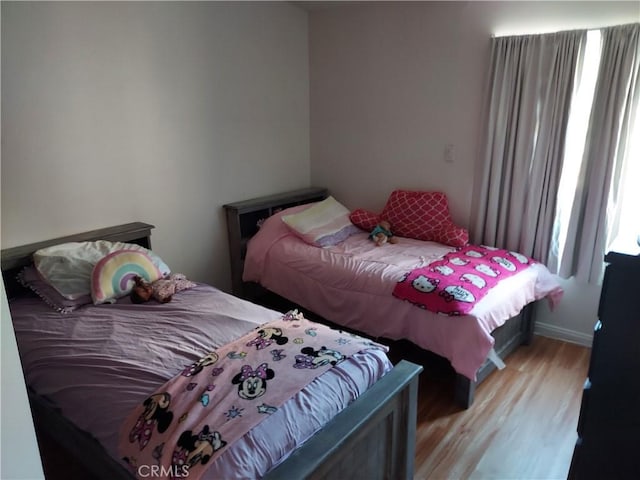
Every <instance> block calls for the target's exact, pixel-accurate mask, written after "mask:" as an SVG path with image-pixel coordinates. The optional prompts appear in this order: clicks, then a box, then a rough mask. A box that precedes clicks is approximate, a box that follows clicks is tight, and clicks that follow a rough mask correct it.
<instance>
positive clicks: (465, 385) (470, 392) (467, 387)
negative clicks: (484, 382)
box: [453, 373, 477, 410]
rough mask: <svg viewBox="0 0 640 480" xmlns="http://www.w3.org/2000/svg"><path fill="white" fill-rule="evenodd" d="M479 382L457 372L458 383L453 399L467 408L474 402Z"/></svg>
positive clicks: (460, 405)
mask: <svg viewBox="0 0 640 480" xmlns="http://www.w3.org/2000/svg"><path fill="white" fill-rule="evenodd" d="M476 384H477V382H473V381H471V380H469V379H468V378H467V377H465V376H464V375H460V374H459V373H456V385H455V388H454V393H453V401H454V402H455V404H456V405H458V406H459V407H462V408H464V409H465V410H466V409H467V408H469V407H470V406H471V404H472V403H473V397H474V393H475V391H476Z"/></svg>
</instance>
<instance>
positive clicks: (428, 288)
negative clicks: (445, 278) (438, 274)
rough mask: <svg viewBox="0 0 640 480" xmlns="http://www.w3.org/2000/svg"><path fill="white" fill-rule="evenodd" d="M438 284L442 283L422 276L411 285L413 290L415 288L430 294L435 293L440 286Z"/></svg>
mask: <svg viewBox="0 0 640 480" xmlns="http://www.w3.org/2000/svg"><path fill="white" fill-rule="evenodd" d="M438 283H440V280H436V279H435V278H428V277H425V276H424V275H420V276H418V277H417V278H415V279H414V280H413V282H412V283H411V284H412V285H413V288H415V289H416V290H418V291H420V292H422V293H429V292H433V291H434V290H435V289H436V287H437V286H438Z"/></svg>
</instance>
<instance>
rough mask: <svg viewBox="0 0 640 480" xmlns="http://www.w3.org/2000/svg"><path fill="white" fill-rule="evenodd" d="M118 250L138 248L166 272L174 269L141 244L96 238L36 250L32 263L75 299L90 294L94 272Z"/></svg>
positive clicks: (45, 276) (64, 295)
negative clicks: (89, 240) (100, 262)
mask: <svg viewBox="0 0 640 480" xmlns="http://www.w3.org/2000/svg"><path fill="white" fill-rule="evenodd" d="M118 250H136V251H140V252H143V253H146V254H147V255H149V257H151V259H152V261H153V263H154V265H155V266H156V267H158V269H159V270H160V272H161V273H162V275H163V276H166V275H169V274H170V273H171V270H170V269H169V267H168V266H167V264H166V263H164V262H163V261H162V259H161V258H160V257H159V256H158V255H156V254H155V253H153V252H152V251H151V250H148V249H146V248H144V247H141V246H140V245H135V244H133V243H123V242H109V241H106V240H97V241H95V242H69V243H62V244H60V245H54V246H52V247H47V248H43V249H40V250H38V251H36V252H35V253H34V254H33V263H34V265H35V267H36V268H37V269H38V272H39V273H40V275H41V276H42V278H43V279H44V280H45V281H46V282H47V283H49V284H50V285H51V286H52V287H53V288H55V289H56V290H57V291H58V292H59V293H60V295H62V296H63V297H65V298H67V299H69V300H75V299H77V298H79V297H81V296H83V295H91V272H93V268H94V267H95V266H96V264H97V263H98V262H99V261H100V260H101V259H102V258H104V257H105V256H107V255H109V254H110V253H113V252H116V251H118Z"/></svg>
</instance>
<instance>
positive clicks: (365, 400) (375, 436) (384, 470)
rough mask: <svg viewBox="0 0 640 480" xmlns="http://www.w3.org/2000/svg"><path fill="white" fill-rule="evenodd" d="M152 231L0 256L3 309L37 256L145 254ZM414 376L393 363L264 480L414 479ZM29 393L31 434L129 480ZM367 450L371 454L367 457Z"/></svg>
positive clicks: (145, 228)
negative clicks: (91, 250)
mask: <svg viewBox="0 0 640 480" xmlns="http://www.w3.org/2000/svg"><path fill="white" fill-rule="evenodd" d="M153 228H154V227H153V225H150V224H147V223H141V222H134V223H128V224H125V225H118V226H115V227H109V228H103V229H99V230H92V231H89V232H83V233H79V234H76V235H70V236H66V237H61V238H55V239H51V240H46V241H42V242H38V243H32V244H29V245H24V246H18V247H13V248H8V249H4V250H2V272H3V279H4V282H5V285H6V288H7V292H8V297H9V304H10V306H11V303H12V302H14V301H16V299H18V298H20V297H21V296H23V295H28V293H27V292H26V290H25V289H24V287H22V286H21V285H19V284H17V282H16V281H15V275H16V273H17V272H18V271H19V270H20V269H21V268H22V267H24V266H26V265H29V264H30V263H32V256H33V253H34V252H35V251H36V250H38V249H41V248H45V247H47V246H51V245H57V244H60V243H65V242H74V241H92V240H110V241H121V242H129V243H136V244H138V245H141V246H144V247H146V248H150V246H151V242H150V236H151V230H152V229H153ZM238 301H240V300H238ZM18 347H19V349H20V343H19V344H18ZM420 370H421V367H419V366H416V365H414V364H411V363H409V362H401V363H400V364H398V365H396V366H395V367H394V368H393V369H392V370H391V371H390V372H389V373H387V374H386V375H385V376H383V377H382V378H381V379H380V380H378V381H377V382H376V383H375V384H374V385H373V386H372V387H371V388H369V389H368V390H367V391H366V392H364V394H362V395H361V396H360V397H359V398H358V399H356V400H355V401H353V403H351V405H349V406H348V407H347V408H346V409H344V410H343V411H342V412H340V413H338V414H337V415H336V416H335V417H334V418H333V420H330V421H329V423H327V424H326V425H325V426H324V427H323V428H322V429H321V430H320V431H319V432H317V433H316V434H315V435H313V436H312V437H311V438H310V439H309V440H308V441H306V442H305V443H304V444H303V445H302V446H301V447H299V448H298V449H297V450H295V451H294V452H293V453H292V454H291V455H290V456H289V457H288V458H287V460H285V461H284V462H282V463H281V464H280V465H279V466H277V467H276V468H275V469H273V470H271V471H270V472H269V473H268V474H267V475H266V477H265V478H272V479H275V478H282V479H291V478H296V479H302V478H329V477H333V478H367V479H369V478H381V479H382V478H394V479H395V478H398V479H399V478H405V479H410V478H413V461H414V449H415V428H416V402H417V389H418V382H417V378H418V377H417V376H418V374H419V372H420ZM28 388H29V397H30V402H31V408H32V412H33V416H34V420H35V423H36V425H37V428H38V429H41V430H42V431H45V432H46V433H47V435H48V436H50V437H51V438H52V439H54V440H55V441H56V442H57V443H58V444H59V445H61V446H62V447H63V448H65V449H66V450H68V451H69V453H71V454H72V455H73V456H74V457H75V458H77V459H78V462H79V463H81V464H82V465H83V466H84V467H85V468H87V469H88V470H89V471H91V472H93V473H94V474H95V477H96V478H103V479H116V478H123V479H124V478H131V474H130V473H129V471H128V470H127V469H126V468H124V467H123V466H122V464H121V463H120V462H119V461H118V460H116V459H115V458H113V457H111V456H109V455H108V454H107V452H106V450H105V448H103V446H102V445H101V444H100V443H99V442H98V441H96V440H95V438H93V437H92V435H91V434H89V433H88V432H86V431H83V430H80V429H79V428H78V427H76V426H75V425H74V424H73V423H72V422H71V421H70V420H69V419H67V418H65V417H64V416H63V415H62V414H61V413H60V410H59V408H58V407H57V406H56V405H53V404H51V402H49V401H48V400H47V399H45V398H43V397H42V396H40V395H39V394H38V392H36V391H34V390H33V389H32V388H30V386H29V385H28ZM114 421H119V420H117V419H114ZM372 451H375V452H378V453H377V454H376V455H372V454H371V452H372Z"/></svg>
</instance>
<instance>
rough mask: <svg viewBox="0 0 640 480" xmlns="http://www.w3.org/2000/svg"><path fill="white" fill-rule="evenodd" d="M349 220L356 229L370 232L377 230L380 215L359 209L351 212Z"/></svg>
mask: <svg viewBox="0 0 640 480" xmlns="http://www.w3.org/2000/svg"><path fill="white" fill-rule="evenodd" d="M349 220H351V223H353V224H354V225H355V226H356V227H358V228H361V229H363V230H366V231H367V232H370V231H371V230H373V229H374V228H376V225H378V223H379V222H380V215H378V214H377V213H373V212H370V211H369V210H364V209H362V208H358V209H356V210H354V211H353V212H351V214H350V215H349Z"/></svg>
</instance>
